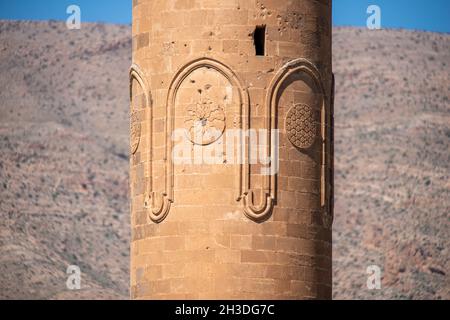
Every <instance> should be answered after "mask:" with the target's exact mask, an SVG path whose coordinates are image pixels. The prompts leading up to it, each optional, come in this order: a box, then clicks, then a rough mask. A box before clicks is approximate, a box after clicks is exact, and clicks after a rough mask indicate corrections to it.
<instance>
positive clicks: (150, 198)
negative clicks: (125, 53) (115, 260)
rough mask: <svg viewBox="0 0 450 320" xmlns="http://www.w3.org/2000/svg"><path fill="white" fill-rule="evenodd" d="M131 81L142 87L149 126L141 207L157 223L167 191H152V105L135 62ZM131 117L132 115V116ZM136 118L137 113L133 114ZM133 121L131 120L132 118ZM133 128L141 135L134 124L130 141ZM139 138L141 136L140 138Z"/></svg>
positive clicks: (167, 203) (165, 208)
mask: <svg viewBox="0 0 450 320" xmlns="http://www.w3.org/2000/svg"><path fill="white" fill-rule="evenodd" d="M133 81H137V83H139V85H140V87H141V88H142V92H143V99H142V100H143V101H142V104H143V105H142V107H143V108H144V109H146V108H148V110H147V118H146V119H145V120H146V122H147V123H148V126H149V132H148V134H147V138H146V144H147V148H148V150H149V154H150V157H149V160H148V161H147V162H146V166H147V170H148V173H149V178H148V179H147V181H148V182H147V185H146V188H145V194H144V203H143V207H144V208H145V209H146V210H147V213H148V216H149V218H150V219H151V220H152V221H153V222H155V223H159V222H161V221H162V220H164V218H165V217H166V216H167V214H168V213H169V210H170V204H171V201H170V199H167V192H166V191H163V192H155V191H153V190H154V189H153V179H152V177H153V175H152V173H153V143H152V141H153V140H152V139H153V126H152V123H153V107H152V98H151V95H150V91H149V85H148V83H147V80H146V77H145V75H144V73H143V71H142V70H141V69H140V68H139V66H137V65H136V64H133V65H132V66H131V69H130V86H131V84H132V83H133ZM132 117H133V116H132ZM135 117H136V118H137V114H136V115H135ZM132 122H133V120H132ZM133 130H134V131H135V132H139V136H140V135H141V130H142V128H141V126H140V125H139V126H135V129H133V128H132V131H131V136H132V141H133V140H134V138H133V136H134V133H133ZM140 139H141V138H140ZM133 146H134V144H133V142H132V147H131V148H132V149H133Z"/></svg>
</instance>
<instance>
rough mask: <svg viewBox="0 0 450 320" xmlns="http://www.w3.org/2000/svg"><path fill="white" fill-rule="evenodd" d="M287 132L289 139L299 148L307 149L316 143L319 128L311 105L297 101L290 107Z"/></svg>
mask: <svg viewBox="0 0 450 320" xmlns="http://www.w3.org/2000/svg"><path fill="white" fill-rule="evenodd" d="M286 134H287V137H288V139H289V141H290V142H291V143H292V144H293V145H294V146H295V147H297V148H299V149H307V148H310V147H311V146H312V145H313V144H314V141H315V140H316V135H317V129H316V125H315V123H314V116H313V111H312V109H311V107H310V106H308V105H307V104H304V103H297V104H295V105H293V106H292V107H291V108H290V109H289V111H288V113H287V116H286Z"/></svg>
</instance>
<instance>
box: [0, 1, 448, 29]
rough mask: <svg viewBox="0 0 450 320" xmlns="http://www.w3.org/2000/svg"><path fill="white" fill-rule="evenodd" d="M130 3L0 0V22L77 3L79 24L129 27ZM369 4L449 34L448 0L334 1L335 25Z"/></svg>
mask: <svg viewBox="0 0 450 320" xmlns="http://www.w3.org/2000/svg"><path fill="white" fill-rule="evenodd" d="M222 1H226V0H222ZM298 1H301V0H298ZM131 2H132V0H0V19H15V20H16V19H19V20H22V19H26V20H48V19H54V20H66V19H67V16H68V15H67V14H66V8H67V7H68V6H69V5H71V4H76V5H78V6H80V8H81V14H82V16H81V18H82V21H88V22H107V23H122V24H129V23H130V22H131ZM372 4H374V5H378V6H379V7H380V8H381V26H382V27H383V28H405V29H418V30H428V31H439V32H450V0H334V1H333V23H334V25H339V26H365V25H366V20H367V17H368V14H367V13H366V10H367V7H368V6H369V5H372Z"/></svg>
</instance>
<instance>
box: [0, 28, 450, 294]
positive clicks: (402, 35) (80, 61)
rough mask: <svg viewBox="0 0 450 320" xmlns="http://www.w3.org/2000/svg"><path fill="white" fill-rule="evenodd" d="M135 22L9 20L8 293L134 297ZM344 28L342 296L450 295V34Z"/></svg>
mask: <svg viewBox="0 0 450 320" xmlns="http://www.w3.org/2000/svg"><path fill="white" fill-rule="evenodd" d="M130 33H131V28H130V27H129V26H116V25H99V24H83V26H82V29H81V30H68V29H67V28H66V27H65V24H64V23H61V22H8V21H0V88H1V89H0V299H13V298H16V299H78V298H82V299H112V298H113V299H127V298H128V297H129V294H128V283H129V276H128V263H129V252H128V251H129V240H130V223H129V203H128V190H129V189H128V150H129V147H128V143H129V139H128V132H129V129H128V128H129V120H128V117H129V115H128V94H129V93H128V68H129V66H130V65H131V34H130ZM333 35H334V44H333V45H334V71H335V74H336V106H335V109H336V120H335V121H336V146H335V148H336V212H335V214H336V217H335V223H334V229H333V248H334V252H333V254H334V258H333V259H334V272H333V274H334V281H333V282H334V283H333V284H334V294H333V295H334V298H336V299H352V298H361V299H369V298H376V299H391V298H399V299H410V298H412V299H436V298H446V299H449V298H450V281H449V279H450V277H449V275H448V273H449V260H450V252H449V247H450V228H449V218H450V102H449V97H450V72H449V71H450V35H448V34H434V33H424V32H412V31H394V30H386V31H369V30H364V29H350V28H339V29H335V30H334V34H333ZM69 265H78V266H79V267H80V268H81V272H82V278H81V279H82V280H81V286H82V289H81V290H79V291H70V290H68V289H67V288H66V280H67V277H68V275H67V274H66V268H67V266H69ZM370 265H378V266H379V267H380V268H381V270H382V288H381V290H368V289H367V286H366V281H367V276H368V274H367V273H366V269H367V267H368V266H370Z"/></svg>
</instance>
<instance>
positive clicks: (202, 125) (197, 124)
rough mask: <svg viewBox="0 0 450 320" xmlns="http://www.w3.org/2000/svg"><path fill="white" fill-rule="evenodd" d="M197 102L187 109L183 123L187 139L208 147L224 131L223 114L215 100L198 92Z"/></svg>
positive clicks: (200, 91) (222, 109)
mask: <svg viewBox="0 0 450 320" xmlns="http://www.w3.org/2000/svg"><path fill="white" fill-rule="evenodd" d="M198 92H199V96H198V98H197V101H196V102H195V103H193V104H191V105H189V106H188V108H187V117H186V119H185V121H184V125H185V128H186V130H187V136H188V139H189V140H190V141H191V142H192V143H194V144H197V145H203V146H205V145H208V144H211V143H213V142H215V141H217V140H218V139H219V138H220V137H221V136H222V135H223V132H224V130H225V112H224V108H223V106H222V105H220V104H219V103H217V102H216V101H215V99H211V97H210V96H209V95H208V94H206V93H204V92H203V91H202V90H198Z"/></svg>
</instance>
